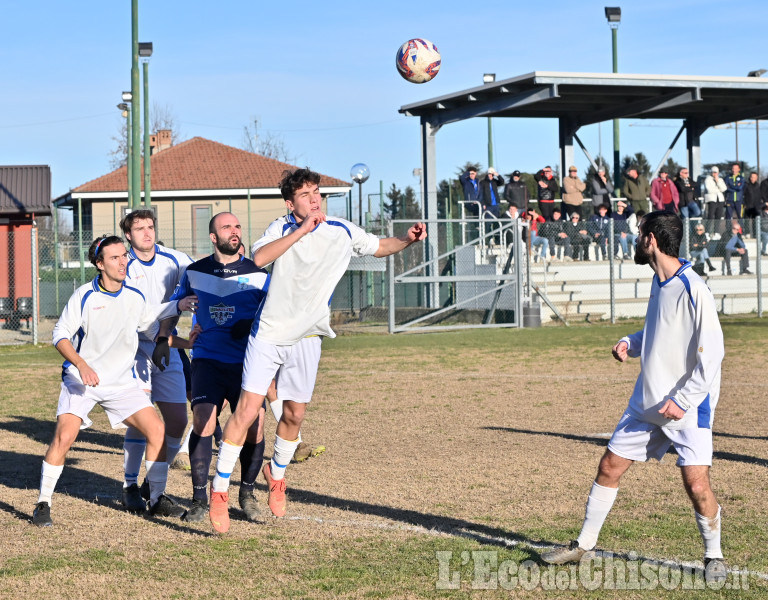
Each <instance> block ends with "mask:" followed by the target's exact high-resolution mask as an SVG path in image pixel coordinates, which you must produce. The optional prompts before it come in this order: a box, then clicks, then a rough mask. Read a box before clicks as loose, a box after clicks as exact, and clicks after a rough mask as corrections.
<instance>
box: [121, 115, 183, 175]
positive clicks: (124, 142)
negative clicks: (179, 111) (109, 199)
mask: <svg viewBox="0 0 768 600" xmlns="http://www.w3.org/2000/svg"><path fill="white" fill-rule="evenodd" d="M149 123H150V128H149V130H150V132H152V133H157V132H158V131H160V130H161V129H170V130H171V131H172V132H173V141H174V143H176V142H179V141H182V140H183V139H184V134H183V133H182V132H181V128H180V127H179V121H178V119H177V118H176V114H175V113H174V112H173V109H172V108H171V106H170V105H169V104H164V105H160V104H158V103H157V102H155V103H153V104H152V108H150V109H149ZM143 135H144V134H143V131H142V146H141V154H142V156H143V155H144V142H143ZM112 140H113V141H114V142H115V148H114V149H113V150H111V151H110V153H109V156H110V159H109V166H110V167H111V168H112V169H119V168H120V167H124V166H125V165H126V163H127V162H128V119H126V118H124V119H123V121H122V123H121V125H120V132H119V133H118V135H113V136H112Z"/></svg>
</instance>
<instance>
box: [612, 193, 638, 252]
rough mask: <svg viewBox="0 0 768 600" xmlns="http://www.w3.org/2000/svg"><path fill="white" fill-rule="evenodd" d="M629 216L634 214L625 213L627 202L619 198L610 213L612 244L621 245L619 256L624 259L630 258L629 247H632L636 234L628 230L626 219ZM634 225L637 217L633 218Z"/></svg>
mask: <svg viewBox="0 0 768 600" xmlns="http://www.w3.org/2000/svg"><path fill="white" fill-rule="evenodd" d="M630 216H634V213H627V203H626V202H624V201H623V200H619V201H618V202H617V203H616V210H615V211H613V214H612V215H611V218H612V219H613V236H614V242H613V244H614V246H620V247H621V258H622V259H624V260H627V259H629V258H631V254H632V253H631V249H632V248H634V246H635V240H637V234H634V233H632V232H630V230H629V223H628V219H629V217H630ZM635 225H637V219H635ZM614 249H615V248H614Z"/></svg>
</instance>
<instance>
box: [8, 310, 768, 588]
mask: <svg viewBox="0 0 768 600" xmlns="http://www.w3.org/2000/svg"><path fill="white" fill-rule="evenodd" d="M640 326H641V324H640V323H639V322H624V323H621V324H619V325H616V326H608V325H605V326H602V325H600V326H591V327H590V326H574V327H570V328H562V327H545V328H541V329H532V330H490V331H468V332H461V333H439V334H437V333H435V334H424V335H409V336H388V335H343V336H340V337H338V338H336V339H335V340H326V342H325V343H324V350H323V359H322V361H321V367H320V374H319V377H318V382H317V388H316V394H315V397H314V400H313V402H312V404H311V405H310V410H309V412H308V416H307V420H306V423H305V427H304V431H303V434H304V438H305V439H306V440H307V441H309V442H311V443H315V444H320V443H322V444H323V445H325V446H326V447H327V448H328V449H327V451H326V452H325V453H324V454H323V455H321V456H319V457H317V458H312V459H310V460H308V461H307V462H304V463H301V464H294V465H291V466H290V467H289V469H288V473H287V477H288V490H289V496H288V515H287V517H286V518H284V519H281V520H278V519H274V518H272V517H269V518H268V519H266V522H265V523H264V524H252V523H247V522H246V521H244V520H243V517H242V515H241V513H240V512H239V510H238V509H237V508H236V504H237V500H236V498H237V493H236V490H237V484H238V483H239V471H235V473H234V474H233V486H232V489H231V491H233V492H235V493H234V494H231V496H232V498H231V500H230V506H231V509H230V514H231V515H232V518H233V522H232V527H231V529H230V532H229V533H228V534H226V535H224V536H218V535H214V534H212V531H211V528H210V525H209V524H207V523H203V524H199V525H197V524H195V525H189V524H186V523H183V522H181V521H179V520H172V519H159V520H152V519H149V518H141V517H136V516H131V515H129V514H126V513H125V512H123V511H122V510H121V507H120V504H119V497H120V488H121V481H122V434H121V432H120V431H113V430H111V429H110V428H109V425H108V422H107V419H106V417H105V416H104V414H103V412H102V411H101V410H100V409H96V410H95V411H94V415H95V416H94V421H95V425H94V427H93V428H92V429H89V430H86V431H84V432H82V433H81V435H80V438H79V439H78V441H77V442H76V445H75V447H74V448H73V450H72V451H71V453H70V455H69V457H68V462H67V466H66V467H65V469H64V473H63V475H62V477H61V479H60V480H59V485H58V487H57V493H56V494H55V495H54V501H53V507H52V516H53V519H54V522H55V526H54V527H53V528H47V529H38V528H35V527H33V526H32V525H31V523H30V519H31V512H32V509H33V507H34V504H35V502H36V500H37V488H38V484H39V473H40V463H41V459H42V455H43V453H44V452H45V448H46V447H47V444H48V442H49V441H50V437H51V434H52V432H53V428H54V415H55V408H56V402H57V398H58V389H59V381H60V379H59V375H60V364H61V360H60V357H59V355H58V354H57V353H56V351H55V350H53V349H52V348H50V347H39V348H34V347H32V346H16V347H4V348H0V361H1V362H2V365H3V367H2V372H3V375H4V376H3V382H4V384H3V387H2V391H0V527H1V528H2V531H3V532H4V535H3V540H2V542H0V545H1V546H2V548H1V550H0V598H20V599H26V598H35V599H37V598H100V599H106V600H112V599H115V600H117V599H123V598H151V599H159V598H179V599H191V598H213V597H222V598H229V599H236V598H258V599H265V598H283V597H284V598H495V597H499V598H501V597H504V598H509V597H523V596H525V597H532V598H541V597H550V596H552V595H556V596H558V597H561V598H571V597H574V598H596V597H599V598H658V597H669V598H683V597H690V594H692V593H701V592H692V591H688V590H685V589H682V588H684V587H686V585H685V580H683V583H680V584H676V583H675V581H674V579H670V578H669V577H668V578H667V580H666V581H667V582H668V583H667V584H666V585H665V584H664V581H665V580H664V574H666V573H667V571H664V574H662V571H663V569H665V568H666V567H664V566H662V567H659V566H658V563H647V564H646V563H643V567H647V566H648V565H651V567H653V565H654V564H655V565H656V567H655V568H656V569H657V570H658V573H659V575H660V576H661V578H662V579H661V583H659V584H657V585H656V586H655V589H652V590H612V589H604V587H605V585H598V589H596V590H594V591H589V590H588V589H585V585H584V584H583V582H582V579H581V574H579V575H578V576H577V573H576V571H575V570H569V569H568V568H558V569H556V570H555V571H554V572H553V573H550V572H548V571H547V570H546V568H545V567H544V566H543V564H541V563H540V561H539V553H540V551H541V549H542V548H544V547H548V546H551V545H554V544H562V543H567V541H568V540H570V539H572V538H573V537H575V535H576V534H577V533H578V529H579V527H580V525H581V520H582V517H583V510H584V503H585V500H586V495H587V492H588V490H589V487H590V485H591V482H592V480H593V478H594V475H595V469H596V467H597V462H598V459H599V457H600V455H601V454H602V452H603V449H604V446H605V444H606V442H607V437H606V435H607V434H609V433H610V432H611V431H612V430H613V427H614V425H615V423H616V421H617V420H618V418H619V416H620V414H621V412H622V411H623V409H624V407H625V406H626V401H627V398H628V396H629V394H630V392H631V390H632V386H633V384H634V380H635V378H636V376H637V372H638V368H639V363H638V361H632V362H630V363H627V364H623V365H622V364H618V363H616V362H615V361H614V360H613V359H612V358H611V356H610V347H611V345H612V344H613V343H615V341H616V340H617V339H618V338H619V337H620V336H621V335H623V334H625V333H629V332H632V331H635V330H636V329H638V328H639V327H640ZM723 326H724V331H725V336H726V351H727V352H726V360H725V363H724V366H723V373H724V375H723V386H722V394H721V400H720V405H719V406H718V409H717V417H716V420H715V431H714V433H715V452H716V454H715V464H714V467H713V469H712V478H713V485H714V488H715V492H716V494H717V496H718V499H719V501H720V503H721V504H722V506H723V529H724V533H723V549H724V552H725V555H726V559H727V561H728V562H729V564H730V565H733V566H736V567H739V568H740V569H742V570H748V571H749V572H750V573H751V574H749V575H746V574H736V575H734V576H732V578H731V579H729V581H728V586H729V587H738V588H741V589H731V590H726V589H723V590H719V591H715V590H710V591H708V592H707V593H708V594H709V595H711V596H712V597H726V598H762V597H764V596H765V594H766V592H768V581H766V580H765V578H764V577H765V576H764V575H763V574H768V553H767V552H766V548H767V547H768V524H767V523H766V518H765V515H766V514H767V513H768V493H766V492H767V491H768V490H767V488H768V477H766V475H768V469H767V468H768V455H767V454H768V453H767V452H766V435H767V434H766V425H767V424H768V382H767V381H766V378H765V377H764V376H763V375H762V373H764V365H765V364H766V360H767V359H768V347H766V344H765V342H764V340H765V339H766V338H767V337H768V320H762V321H761V320H757V319H725V320H724V321H723ZM270 419H271V418H270ZM267 430H268V440H267V454H268V455H269V454H271V439H272V435H271V433H270V432H271V431H274V423H273V422H272V421H271V420H268V422H267ZM168 491H169V493H170V495H171V496H172V497H174V498H175V499H177V500H178V501H179V502H181V503H183V504H185V505H188V504H189V498H190V497H191V480H190V477H189V475H188V473H186V472H182V471H171V474H170V480H169V488H168ZM257 495H258V497H259V498H260V499H261V500H263V502H264V504H263V507H264V511H265V515H266V513H267V511H268V509H267V507H266V489H265V487H264V485H263V480H262V479H261V478H259V480H258V484H257ZM599 547H600V548H601V549H604V550H609V551H611V552H615V553H617V554H618V555H619V557H618V558H617V559H616V560H615V561H614V563H613V565H612V567H611V568H612V569H614V570H616V569H618V570H622V569H623V570H628V571H632V570H633V569H636V568H638V565H639V564H640V563H641V562H642V561H643V559H649V558H650V559H656V560H658V561H664V560H669V561H675V564H678V563H679V562H691V561H700V560H701V555H702V545H701V541H700V538H699V534H698V530H697V529H696V524H695V521H694V519H693V512H692V509H691V507H690V504H689V501H688V499H687V497H686V496H685V492H684V491H683V488H682V485H681V482H680V477H679V473H678V469H677V468H676V467H675V466H674V456H668V457H666V458H665V460H664V461H663V462H662V463H660V464H659V463H650V464H638V465H635V466H633V468H632V469H631V470H630V471H629V472H628V473H627V475H626V476H625V478H624V480H623V483H622V488H621V490H620V491H619V496H618V499H617V501H616V504H615V506H614V509H613V511H612V512H611V514H610V516H609V518H608V521H607V523H606V526H605V527H604V529H603V533H602V535H601V538H600V542H599ZM473 553H474V554H473ZM493 561H496V563H495V564H496V566H494V563H493ZM525 561H532V562H525ZM602 564H603V566H602V567H600V565H597V567H596V570H593V571H590V573H592V575H593V577H592V579H591V581H595V580H596V579H595V577H599V576H600V573H605V572H607V565H608V559H605V561H604V563H602ZM484 569H485V570H486V571H488V572H486V573H484V572H483V571H484ZM497 570H498V571H499V573H497ZM534 572H535V573H538V574H539V576H540V577H542V578H543V579H542V580H541V582H540V583H539V585H537V586H533V585H532V583H535V582H538V581H539V579H538V578H536V579H535V581H534V575H533V574H534ZM510 575H515V576H519V579H517V580H515V579H509V577H508V576H510ZM551 575H554V577H555V579H553V580H552V581H549V580H547V579H546V578H547V577H548V576H551ZM694 579H695V578H694ZM548 581H549V583H547V582H548ZM597 581H598V584H599V583H600V581H602V580H597ZM647 581H648V582H649V583H648V584H647V586H646V587H648V586H651V587H653V584H652V580H647ZM670 581H671V583H669V582H670ZM698 581H699V583H700V578H699V580H698ZM553 586H554V587H557V586H559V587H560V588H566V589H565V590H563V591H557V590H555V591H549V590H548V589H546V588H548V587H553ZM747 586H748V589H744V588H746V587H747ZM455 587H458V589H444V588H455ZM483 587H484V588H491V589H478V588H483ZM494 587H495V588H496V589H493V588H494ZM526 587H534V589H533V590H531V591H528V590H526V589H525V588H526ZM629 587H633V585H632V584H631V583H630V584H629ZM665 587H672V588H675V589H672V590H666V589H664V588H665ZM504 588H510V589H504Z"/></svg>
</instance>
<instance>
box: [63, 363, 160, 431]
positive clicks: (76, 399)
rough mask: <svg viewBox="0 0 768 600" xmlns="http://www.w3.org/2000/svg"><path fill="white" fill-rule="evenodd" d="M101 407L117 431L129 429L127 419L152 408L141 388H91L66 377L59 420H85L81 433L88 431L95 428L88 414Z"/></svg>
mask: <svg viewBox="0 0 768 600" xmlns="http://www.w3.org/2000/svg"><path fill="white" fill-rule="evenodd" d="M97 404H98V405H99V406H101V408H103V409H104V412H105V413H107V417H109V423H110V424H111V425H112V428H113V429H118V428H121V427H125V425H124V424H123V421H124V420H125V419H127V418H128V417H130V416H131V415H132V414H134V413H137V412H139V411H140V410H141V409H143V408H151V407H152V403H151V402H150V401H149V399H148V398H147V394H146V393H145V392H144V391H143V390H142V389H140V388H138V387H122V388H115V387H109V388H103V387H100V386H96V387H89V386H86V385H83V384H82V383H80V381H78V380H77V379H75V378H74V377H72V376H71V375H65V376H64V380H63V381H62V382H61V394H59V406H58V408H57V409H56V416H57V417H58V416H59V415H63V414H72V415H75V416H76V417H80V418H81V419H82V420H83V423H82V425H80V429H85V428H87V427H90V426H91V425H92V424H93V421H91V420H90V419H89V418H88V413H89V412H91V410H92V409H93V407H94V406H96V405H97Z"/></svg>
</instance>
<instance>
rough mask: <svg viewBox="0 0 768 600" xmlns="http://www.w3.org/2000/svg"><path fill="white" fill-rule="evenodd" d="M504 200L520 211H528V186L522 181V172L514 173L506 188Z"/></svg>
mask: <svg viewBox="0 0 768 600" xmlns="http://www.w3.org/2000/svg"><path fill="white" fill-rule="evenodd" d="M504 200H506V201H507V202H509V204H515V205H516V206H517V207H518V208H519V209H520V210H528V200H529V197H528V186H527V185H526V184H525V181H523V180H522V178H521V175H520V171H514V172H513V173H512V175H511V176H510V180H509V183H507V185H506V186H505V187H504Z"/></svg>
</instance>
